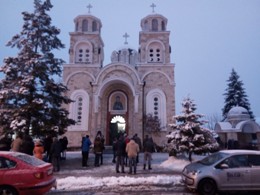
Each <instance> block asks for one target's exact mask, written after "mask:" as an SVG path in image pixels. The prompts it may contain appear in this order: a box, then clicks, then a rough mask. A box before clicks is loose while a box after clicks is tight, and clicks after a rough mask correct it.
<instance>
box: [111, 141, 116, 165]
mask: <svg viewBox="0 0 260 195" xmlns="http://www.w3.org/2000/svg"><path fill="white" fill-rule="evenodd" d="M116 144H117V137H115V138H114V140H113V145H112V148H113V160H112V163H115V162H116Z"/></svg>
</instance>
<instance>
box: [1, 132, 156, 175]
mask: <svg viewBox="0 0 260 195" xmlns="http://www.w3.org/2000/svg"><path fill="white" fill-rule="evenodd" d="M67 145H68V139H67V137H66V136H64V137H63V138H60V139H58V138H57V136H51V135H48V136H46V137H45V138H44V139H42V140H41V139H35V140H33V139H32V137H31V136H29V135H24V134H22V133H21V132H18V133H17V134H16V138H15V139H13V140H12V139H11V138H9V137H7V136H4V137H2V138H1V139H0V151H4V150H5V151H9V150H10V151H16V152H22V153H26V154H28V155H34V156H35V157H36V158H39V159H41V160H44V161H46V162H50V163H52V164H53V167H54V171H60V161H61V160H63V159H64V160H65V159H66V150H67ZM112 147H113V160H112V162H113V163H115V171H116V172H117V173H125V167H129V171H128V173H129V174H136V171H137V170H136V167H137V164H138V163H140V159H139V153H140V152H143V153H144V155H143V156H144V158H143V169H144V170H146V168H147V169H148V170H150V169H152V166H151V160H152V153H153V152H154V151H155V144H154V142H153V139H152V138H151V137H149V136H148V135H146V137H145V138H144V140H143V144H142V143H141V139H140V138H139V137H138V135H137V134H135V135H134V136H133V137H131V138H129V136H128V135H127V134H126V133H120V134H119V135H118V137H116V138H115V140H114V141H113V146H112ZM91 149H92V150H93V153H94V155H95V159H94V166H95V167H99V166H101V165H102V164H103V152H104V150H105V138H104V135H103V134H102V133H101V131H98V132H97V134H96V136H95V138H94V140H93V143H92V142H91V140H90V138H89V135H86V136H84V137H82V143H81V152H82V167H87V166H89V164H88V161H89V153H90V151H91Z"/></svg>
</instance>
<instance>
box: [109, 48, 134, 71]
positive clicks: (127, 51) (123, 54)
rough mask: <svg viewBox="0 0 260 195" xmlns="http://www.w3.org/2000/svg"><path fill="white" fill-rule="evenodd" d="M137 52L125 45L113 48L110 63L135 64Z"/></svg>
mask: <svg viewBox="0 0 260 195" xmlns="http://www.w3.org/2000/svg"><path fill="white" fill-rule="evenodd" d="M137 56H138V53H137V51H136V50H135V49H133V48H131V47H128V45H125V46H124V47H120V48H119V49H118V50H115V51H113V52H112V54H111V62H112V63H120V62H121V63H125V64H130V65H133V66H135V65H136V63H137Z"/></svg>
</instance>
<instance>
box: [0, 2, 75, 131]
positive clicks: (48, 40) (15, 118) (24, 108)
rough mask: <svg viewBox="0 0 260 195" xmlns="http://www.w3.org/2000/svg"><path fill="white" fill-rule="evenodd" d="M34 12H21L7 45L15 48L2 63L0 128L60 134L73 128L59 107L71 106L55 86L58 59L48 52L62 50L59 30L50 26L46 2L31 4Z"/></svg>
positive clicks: (62, 89)
mask: <svg viewBox="0 0 260 195" xmlns="http://www.w3.org/2000/svg"><path fill="white" fill-rule="evenodd" d="M34 8H35V9H34V12H33V13H28V12H23V13H22V14H23V20H24V25H23V29H22V32H21V33H20V34H17V35H15V36H14V37H13V38H12V40H11V41H9V42H8V43H7V46H9V47H12V48H13V47H16V48H18V54H17V56H16V57H7V58H5V59H4V65H3V66H2V67H1V68H0V72H2V73H4V74H5V78H4V79H3V80H2V81H1V85H0V87H1V88H0V105H1V108H2V110H1V113H0V125H1V126H2V127H3V129H4V130H5V131H12V132H15V131H23V132H24V133H26V134H29V132H31V133H32V134H37V135H39V134H44V132H46V131H51V130H54V129H58V130H59V133H60V134H62V133H64V130H65V129H66V127H67V126H69V125H71V124H74V120H71V119H69V118H68V114H69V113H68V111H67V110H65V109H64V108H62V105H63V104H68V103H70V102H72V100H70V99H69V98H68V97H66V96H64V93H65V92H66V91H67V90H68V89H67V87H66V86H65V85H63V84H62V83H60V82H55V78H59V77H61V74H62V64H63V63H64V61H63V60H62V59H58V58H55V56H54V54H53V53H52V50H55V49H61V48H64V45H63V44H62V43H61V41H60V40H59V39H58V37H57V36H58V35H59V33H60V30H59V29H58V28H56V27H55V26H52V25H51V18H50V16H49V15H48V14H47V12H48V11H50V9H51V8H52V4H51V2H50V0H45V1H44V2H42V1H41V0H34Z"/></svg>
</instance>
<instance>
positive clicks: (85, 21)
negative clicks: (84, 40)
mask: <svg viewBox="0 0 260 195" xmlns="http://www.w3.org/2000/svg"><path fill="white" fill-rule="evenodd" d="M82 31H83V32H87V31H88V21H87V20H83V22H82Z"/></svg>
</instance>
